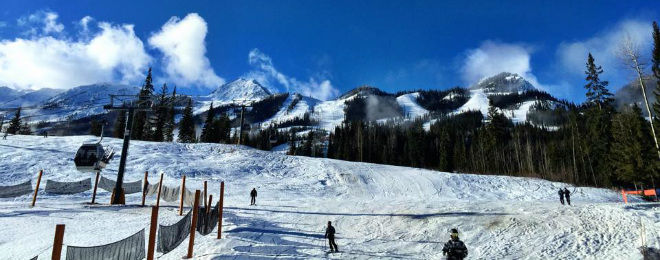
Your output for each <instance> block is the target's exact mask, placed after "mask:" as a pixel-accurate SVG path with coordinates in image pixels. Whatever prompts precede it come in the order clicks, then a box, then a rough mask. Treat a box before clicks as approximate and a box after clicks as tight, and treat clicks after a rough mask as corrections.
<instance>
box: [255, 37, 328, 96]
mask: <svg viewBox="0 0 660 260" xmlns="http://www.w3.org/2000/svg"><path fill="white" fill-rule="evenodd" d="M248 63H249V64H250V65H252V66H253V67H254V68H255V69H254V70H252V71H250V72H248V73H247V74H246V75H245V77H246V78H253V79H256V80H257V81H258V82H259V83H261V84H263V85H264V86H265V87H267V88H269V89H270V90H273V89H275V88H276V85H279V86H282V87H284V88H285V90H286V91H289V92H298V93H300V94H302V95H305V96H311V97H314V98H317V99H320V100H328V99H330V98H333V97H336V96H337V95H339V90H337V89H336V88H335V87H334V86H333V85H332V82H330V80H329V79H327V78H325V77H323V76H319V77H310V78H309V79H308V80H307V81H300V80H298V79H296V78H293V77H289V76H287V75H284V74H283V73H281V72H279V71H278V70H277V69H276V68H275V66H274V65H273V60H272V59H271V58H270V57H269V56H268V55H266V54H264V53H263V52H261V51H259V49H253V50H252V51H250V53H249V54H248ZM327 74H328V73H320V74H319V75H327Z"/></svg>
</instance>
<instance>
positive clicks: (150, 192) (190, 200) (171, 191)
mask: <svg viewBox="0 0 660 260" xmlns="http://www.w3.org/2000/svg"><path fill="white" fill-rule="evenodd" d="M159 184H160V183H159V182H157V183H155V184H150V183H147V187H146V192H145V194H146V196H154V195H156V194H158V186H159ZM183 192H184V194H183V203H184V204H185V205H186V206H188V207H193V206H194V205H195V192H192V191H190V190H188V189H185V190H184V191H183ZM160 198H161V199H163V200H164V201H167V202H175V201H179V199H181V187H176V188H172V187H167V186H165V185H163V186H162V190H161V192H160ZM201 199H202V198H201V197H200V200H201Z"/></svg>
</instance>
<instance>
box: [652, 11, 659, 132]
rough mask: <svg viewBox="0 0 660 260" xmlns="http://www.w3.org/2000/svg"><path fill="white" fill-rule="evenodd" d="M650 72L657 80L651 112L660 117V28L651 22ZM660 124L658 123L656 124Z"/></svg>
mask: <svg viewBox="0 0 660 260" xmlns="http://www.w3.org/2000/svg"><path fill="white" fill-rule="evenodd" d="M651 70H652V71H653V75H654V76H655V79H656V80H657V82H658V83H657V84H656V86H655V91H654V93H655V103H654V104H653V111H654V112H655V115H656V116H658V115H660V28H658V23H656V22H653V52H652V53H651ZM658 123H660V122H658Z"/></svg>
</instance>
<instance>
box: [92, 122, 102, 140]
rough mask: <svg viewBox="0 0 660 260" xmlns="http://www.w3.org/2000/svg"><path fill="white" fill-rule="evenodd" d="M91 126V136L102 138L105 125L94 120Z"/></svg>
mask: <svg viewBox="0 0 660 260" xmlns="http://www.w3.org/2000/svg"><path fill="white" fill-rule="evenodd" d="M90 124H91V126H90V128H89V134H91V135H94V136H101V134H102V133H101V132H102V131H103V124H102V123H101V122H99V121H97V120H96V119H92V121H91V122H90Z"/></svg>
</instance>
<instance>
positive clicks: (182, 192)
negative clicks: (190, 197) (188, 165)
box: [179, 175, 186, 216]
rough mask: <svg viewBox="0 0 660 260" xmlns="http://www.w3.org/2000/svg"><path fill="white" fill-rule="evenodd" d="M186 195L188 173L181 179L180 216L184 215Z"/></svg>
mask: <svg viewBox="0 0 660 260" xmlns="http://www.w3.org/2000/svg"><path fill="white" fill-rule="evenodd" d="M185 195H186V175H183V180H181V202H179V216H183V199H184V198H185Z"/></svg>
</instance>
